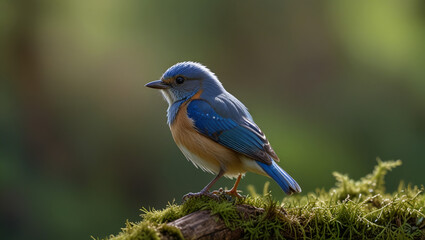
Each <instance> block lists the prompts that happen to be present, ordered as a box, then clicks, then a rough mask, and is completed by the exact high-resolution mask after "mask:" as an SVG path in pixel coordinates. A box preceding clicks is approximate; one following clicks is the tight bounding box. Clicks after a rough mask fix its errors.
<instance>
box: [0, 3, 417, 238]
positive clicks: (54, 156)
mask: <svg viewBox="0 0 425 240" xmlns="http://www.w3.org/2000/svg"><path fill="white" fill-rule="evenodd" d="M424 10H425V2H424V1H367V2H366V1H365V2H361V1H315V2H310V3H307V2H303V3H295V2H283V1H261V2H248V1H244V2H240V1H227V0H223V1H209V2H207V1H171V0H169V1H137V0H129V1H116V0H103V1H94V0H89V1H87V0H63V1H54V0H34V1H25V0H2V1H0V138H1V142H0V203H1V205H0V211H1V214H0V233H1V235H2V237H1V238H2V239H30V238H31V239H90V235H93V236H96V237H104V236H107V235H108V234H110V233H117V232H118V231H119V230H120V227H123V226H124V222H125V220H126V219H129V220H131V221H137V220H138V219H139V216H138V215H139V214H140V212H139V209H140V208H141V207H147V208H149V207H155V208H163V207H165V205H166V204H167V202H169V201H173V199H176V201H177V202H180V199H181V197H182V196H183V195H184V194H185V193H187V192H189V191H198V190H200V189H201V188H202V187H203V186H204V185H206V184H207V183H208V182H209V181H210V180H211V179H212V178H213V175H210V174H207V173H204V172H202V171H200V170H199V169H195V167H194V166H193V165H192V164H191V163H190V162H188V161H187V160H186V159H185V158H184V156H183V155H182V154H181V153H180V151H179V150H178V148H177V147H176V146H175V144H174V142H173V140H172V137H171V134H170V131H169V129H168V127H167V125H166V117H165V111H166V107H167V104H166V102H165V101H164V100H163V99H162V97H161V96H160V93H159V92H157V91H154V90H152V89H148V88H145V87H144V84H145V83H147V82H149V81H152V80H156V79H158V78H159V77H160V76H161V75H162V73H163V72H164V71H165V70H166V69H167V68H168V67H169V66H171V65H173V64H174V63H176V62H179V61H185V60H192V61H199V62H201V63H203V64H205V65H207V66H208V67H209V68H210V69H212V70H213V71H214V72H215V73H216V74H217V75H218V77H219V78H220V79H221V81H222V82H223V84H224V86H225V87H226V89H227V90H228V91H229V92H231V93H233V94H234V95H235V96H236V97H238V98H239V99H240V100H241V101H242V102H244V103H245V105H246V106H248V108H249V109H250V111H251V113H252V115H253V116H254V119H255V121H256V122H257V124H258V125H259V126H260V127H261V128H262V130H263V131H264V132H265V133H266V135H267V136H268V138H269V140H270V142H271V143H272V146H273V148H274V149H275V151H276V152H277V153H278V155H279V156H280V158H281V159H282V161H281V164H280V165H281V166H283V167H284V168H285V169H286V170H287V171H288V172H289V173H291V175H292V176H293V177H294V178H295V179H297V180H298V182H299V183H300V185H301V186H302V188H303V190H304V194H305V193H307V192H309V191H314V190H315V189H316V188H325V189H328V188H330V187H332V186H333V184H334V179H333V177H332V174H331V173H332V172H333V171H339V172H343V173H349V175H350V176H351V177H353V178H359V177H361V176H363V175H365V174H367V173H369V172H370V171H371V170H372V168H373V166H374V165H375V163H376V160H375V159H376V157H380V158H382V159H383V160H389V159H402V160H403V166H402V167H400V168H398V169H396V170H394V171H393V172H392V173H391V174H390V175H389V176H388V180H387V182H388V188H389V190H395V189H396V186H397V185H398V183H399V181H400V180H404V181H405V182H410V183H413V184H417V185H420V184H423V183H424V176H423V175H424V169H425V161H424V160H425V79H424V78H425V24H424V23H425V14H424ZM265 181H269V179H267V178H265V177H262V176H256V175H254V174H248V175H247V176H246V177H245V179H244V180H243V182H242V184H241V187H240V189H241V190H243V191H244V192H245V193H247V190H246V187H247V185H248V184H252V185H254V186H255V187H256V188H257V189H261V188H262V186H263V185H264V183H265ZM232 184H233V181H230V180H227V179H223V180H220V182H219V183H218V184H216V187H219V186H222V187H225V186H227V187H231V186H232ZM271 190H272V194H273V196H274V197H275V198H276V199H281V198H282V197H284V194H283V192H282V191H281V190H280V189H279V187H278V186H277V184H275V183H271Z"/></svg>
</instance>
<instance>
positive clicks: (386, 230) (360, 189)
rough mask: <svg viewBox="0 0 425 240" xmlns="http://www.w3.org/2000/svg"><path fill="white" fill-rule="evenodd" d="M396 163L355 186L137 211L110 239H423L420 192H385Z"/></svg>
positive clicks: (342, 180)
mask: <svg viewBox="0 0 425 240" xmlns="http://www.w3.org/2000/svg"><path fill="white" fill-rule="evenodd" d="M399 165H401V161H387V162H383V161H381V160H379V159H378V165H377V166H376V167H375V170H374V171H373V173H372V174H369V175H367V176H366V177H363V178H361V179H360V180H359V181H354V180H352V179H350V178H349V177H348V176H347V175H343V174H340V173H334V176H335V178H336V180H337V182H336V187H335V188H332V189H330V190H329V191H325V190H317V191H316V192H315V193H309V194H307V195H306V196H291V197H286V198H284V199H283V201H282V202H278V201H274V200H272V197H271V195H270V194H269V192H268V190H267V189H268V188H267V187H268V185H267V184H266V186H265V188H264V194H263V195H259V194H257V193H256V192H255V190H254V189H253V188H252V187H251V188H250V195H251V196H248V197H247V198H245V199H231V198H228V196H226V195H221V196H220V200H215V199H210V198H204V197H203V198H191V199H189V200H187V201H186V202H184V203H183V204H181V205H178V204H175V203H170V204H168V206H167V208H165V209H163V210H160V211H158V210H154V209H150V210H147V209H142V212H143V213H142V215H141V216H142V219H143V220H142V221H141V222H139V223H130V222H127V223H126V226H125V228H123V229H122V232H121V233H119V234H118V235H116V236H113V235H111V236H110V237H109V238H108V239H110V240H133V239H184V238H186V239H240V238H246V239H370V238H373V239H425V220H424V219H425V195H424V194H423V187H422V188H421V189H419V188H418V187H412V186H410V185H409V186H407V187H405V186H404V185H403V184H400V187H399V190H398V191H397V192H395V193H393V194H389V193H386V192H385V183H384V177H385V175H386V174H387V172H388V171H389V170H391V169H392V168H395V167H397V166H399Z"/></svg>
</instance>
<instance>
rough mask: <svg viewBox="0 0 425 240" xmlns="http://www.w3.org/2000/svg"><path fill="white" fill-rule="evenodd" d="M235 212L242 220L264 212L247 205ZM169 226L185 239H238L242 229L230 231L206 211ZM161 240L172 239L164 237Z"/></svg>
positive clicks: (171, 223)
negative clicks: (180, 233)
mask: <svg viewBox="0 0 425 240" xmlns="http://www.w3.org/2000/svg"><path fill="white" fill-rule="evenodd" d="M236 209H237V211H238V212H239V214H241V216H242V217H243V218H249V217H250V216H257V215H259V214H261V213H263V212H264V209H262V208H256V207H253V206H249V205H244V204H242V205H237V206H236ZM168 225H170V226H174V227H177V228H178V229H180V231H181V232H182V234H183V236H184V238H185V239H226V240H231V239H240V238H241V237H242V235H243V231H242V229H234V230H232V229H230V228H228V227H227V226H226V225H225V223H224V221H223V220H222V219H221V218H220V217H219V216H217V215H211V212H210V211H208V210H202V211H198V212H194V213H191V214H189V215H186V216H184V217H182V218H179V219H177V220H175V221H173V222H170V223H168ZM163 239H172V238H170V237H167V236H164V237H163Z"/></svg>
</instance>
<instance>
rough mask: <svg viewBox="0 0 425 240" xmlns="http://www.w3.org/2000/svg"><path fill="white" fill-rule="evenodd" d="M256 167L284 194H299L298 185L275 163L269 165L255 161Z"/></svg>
mask: <svg viewBox="0 0 425 240" xmlns="http://www.w3.org/2000/svg"><path fill="white" fill-rule="evenodd" d="M257 163H258V165H260V167H261V168H262V169H263V170H264V172H266V173H267V174H268V175H269V176H270V177H271V178H273V180H275V181H276V182H277V183H278V184H279V186H280V187H281V188H282V189H283V191H285V193H286V194H292V193H298V192H301V188H300V186H299V185H298V183H297V182H296V181H295V180H294V179H293V178H292V177H291V176H289V174H288V173H286V172H285V171H284V170H283V169H282V168H281V167H279V165H277V163H276V162H275V161H273V160H272V164H271V165H267V164H265V163H262V162H259V161H257Z"/></svg>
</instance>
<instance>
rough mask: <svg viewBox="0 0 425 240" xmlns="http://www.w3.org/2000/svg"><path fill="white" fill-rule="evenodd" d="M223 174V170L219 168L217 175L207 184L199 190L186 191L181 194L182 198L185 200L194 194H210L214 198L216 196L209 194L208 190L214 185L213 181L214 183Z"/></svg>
mask: <svg viewBox="0 0 425 240" xmlns="http://www.w3.org/2000/svg"><path fill="white" fill-rule="evenodd" d="M223 175H224V170H223V169H220V172H219V173H218V174H217V176H216V177H215V178H214V179H213V180H212V181H211V182H210V183H208V185H207V186H205V187H204V188H203V189H202V190H201V191H200V192H197V193H188V194H186V195H184V196H183V200H186V199H187V198H189V197H195V196H210V197H214V198H216V197H217V196H215V195H213V194H211V193H210V192H209V190H210V188H211V187H212V185H214V183H216V182H217V181H218V179H220V178H221V177H222V176H223Z"/></svg>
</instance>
